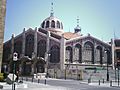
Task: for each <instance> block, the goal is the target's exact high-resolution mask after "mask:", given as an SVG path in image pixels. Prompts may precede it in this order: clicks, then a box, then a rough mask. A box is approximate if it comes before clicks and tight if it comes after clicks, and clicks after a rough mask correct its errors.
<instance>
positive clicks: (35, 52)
mask: <svg viewBox="0 0 120 90" xmlns="http://www.w3.org/2000/svg"><path fill="white" fill-rule="evenodd" d="M34 57H37V27H36V28H35V34H34Z"/></svg>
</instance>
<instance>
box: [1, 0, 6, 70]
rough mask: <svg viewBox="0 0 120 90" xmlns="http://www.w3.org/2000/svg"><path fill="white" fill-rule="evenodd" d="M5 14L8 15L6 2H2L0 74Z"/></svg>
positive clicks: (2, 0)
mask: <svg viewBox="0 0 120 90" xmlns="http://www.w3.org/2000/svg"><path fill="white" fill-rule="evenodd" d="M5 14H6V0H0V72H1V66H2V55H3V38H4V26H5Z"/></svg>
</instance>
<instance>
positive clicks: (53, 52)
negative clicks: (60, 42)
mask: <svg viewBox="0 0 120 90" xmlns="http://www.w3.org/2000/svg"><path fill="white" fill-rule="evenodd" d="M50 62H51V63H59V62H60V48H59V47H58V46H57V45H54V46H52V47H51V49H50Z"/></svg>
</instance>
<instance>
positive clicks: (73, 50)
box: [72, 45, 75, 63]
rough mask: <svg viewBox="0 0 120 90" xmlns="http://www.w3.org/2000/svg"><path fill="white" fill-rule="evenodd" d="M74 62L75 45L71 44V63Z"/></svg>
mask: <svg viewBox="0 0 120 90" xmlns="http://www.w3.org/2000/svg"><path fill="white" fill-rule="evenodd" d="M73 62H74V63H75V45H73V46H72V63H73Z"/></svg>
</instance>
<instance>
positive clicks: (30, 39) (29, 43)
mask: <svg viewBox="0 0 120 90" xmlns="http://www.w3.org/2000/svg"><path fill="white" fill-rule="evenodd" d="M33 51H34V35H32V34H29V35H27V37H26V43H25V56H29V57H30V58H31V57H32V53H33Z"/></svg>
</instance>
